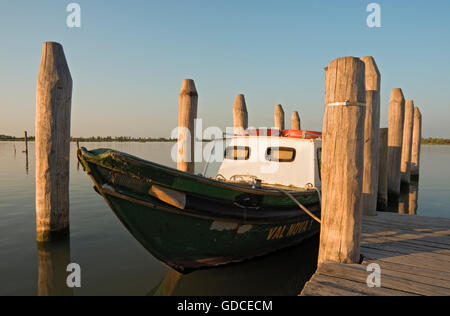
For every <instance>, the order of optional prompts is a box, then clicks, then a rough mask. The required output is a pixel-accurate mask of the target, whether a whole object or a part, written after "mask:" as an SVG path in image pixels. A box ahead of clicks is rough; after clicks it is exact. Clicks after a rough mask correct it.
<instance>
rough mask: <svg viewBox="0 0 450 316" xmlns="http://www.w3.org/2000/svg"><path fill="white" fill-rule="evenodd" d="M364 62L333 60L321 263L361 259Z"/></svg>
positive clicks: (324, 150) (326, 122)
mask: <svg viewBox="0 0 450 316" xmlns="http://www.w3.org/2000/svg"><path fill="white" fill-rule="evenodd" d="M364 68H365V66H364V63H363V62H362V61H361V60H360V59H359V58H355V57H342V58H338V59H335V60H333V61H332V62H331V63H330V64H329V65H328V70H327V76H326V83H325V91H326V93H325V104H326V107H325V117H324V121H323V144H322V225H321V232H320V248H319V260H318V264H319V265H320V264H321V263H323V262H325V261H331V262H338V263H358V262H359V261H360V235H361V220H362V210H361V194H362V184H363V169H364V119H365V115H366V109H365V104H366V88H365V71H364Z"/></svg>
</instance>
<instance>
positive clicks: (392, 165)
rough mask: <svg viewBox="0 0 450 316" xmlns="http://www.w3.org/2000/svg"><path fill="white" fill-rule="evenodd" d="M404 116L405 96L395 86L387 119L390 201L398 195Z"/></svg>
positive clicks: (394, 199)
mask: <svg viewBox="0 0 450 316" xmlns="http://www.w3.org/2000/svg"><path fill="white" fill-rule="evenodd" d="M404 118H405V97H404V96H403V92H402V89H400V88H395V89H393V90H392V93H391V98H390V101H389V120H388V121H389V122H388V124H389V125H388V126H389V130H388V193H389V195H390V197H389V200H390V202H395V201H396V200H397V199H398V197H399V195H400V183H401V174H400V165H401V159H402V143H403V123H404ZM391 200H392V201H391Z"/></svg>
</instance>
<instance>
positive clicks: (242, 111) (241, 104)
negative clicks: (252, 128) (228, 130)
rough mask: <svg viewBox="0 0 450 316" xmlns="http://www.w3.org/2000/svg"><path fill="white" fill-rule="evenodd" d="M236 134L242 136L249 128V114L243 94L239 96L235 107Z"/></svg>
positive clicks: (234, 124) (234, 122) (235, 101)
mask: <svg viewBox="0 0 450 316" xmlns="http://www.w3.org/2000/svg"><path fill="white" fill-rule="evenodd" d="M233 126H234V134H241V133H242V132H243V131H244V130H246V129H247V128H248V112H247V105H246V103H245V97H244V95H243V94H238V95H237V96H236V99H235V100H234V105H233Z"/></svg>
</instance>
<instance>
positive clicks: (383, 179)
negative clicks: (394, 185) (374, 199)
mask: <svg viewBox="0 0 450 316" xmlns="http://www.w3.org/2000/svg"><path fill="white" fill-rule="evenodd" d="M378 145H379V162H380V163H379V168H378V203H377V210H378V211H386V210H387V208H388V164H389V163H388V129H387V128H381V129H380V138H379V144H378Z"/></svg>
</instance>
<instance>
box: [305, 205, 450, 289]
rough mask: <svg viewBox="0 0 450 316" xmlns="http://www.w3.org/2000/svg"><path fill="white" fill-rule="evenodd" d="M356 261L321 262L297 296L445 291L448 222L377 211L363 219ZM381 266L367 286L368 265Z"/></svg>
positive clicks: (448, 285) (449, 268)
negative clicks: (374, 284) (375, 284)
mask: <svg viewBox="0 0 450 316" xmlns="http://www.w3.org/2000/svg"><path fill="white" fill-rule="evenodd" d="M361 254H362V255H363V256H364V258H365V259H364V262H363V264H362V265H346V264H336V263H324V264H322V265H321V267H320V268H319V269H318V270H317V271H316V273H315V274H314V276H313V277H312V278H311V280H310V281H309V282H308V283H307V284H306V285H305V287H304V289H303V291H302V293H301V294H300V295H302V296H386V295H389V296H391V295H394V296H437V295H450V220H449V219H444V218H433V217H421V216H411V215H400V214H393V213H379V214H378V216H376V217H365V218H364V220H363V235H362V243H361ZM372 263H376V264H378V265H379V266H380V268H381V287H379V288H369V287H368V285H367V281H366V280H367V278H368V277H369V274H370V273H372V271H370V272H367V271H366V268H367V266H368V265H369V264H372Z"/></svg>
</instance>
